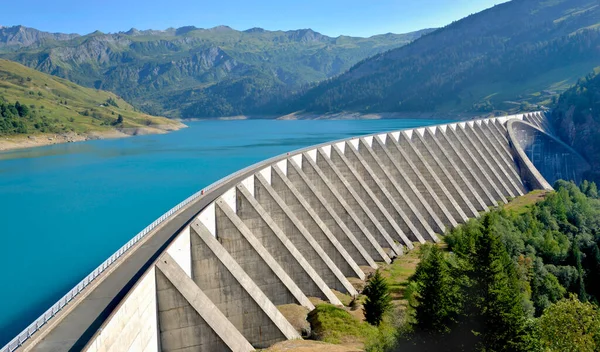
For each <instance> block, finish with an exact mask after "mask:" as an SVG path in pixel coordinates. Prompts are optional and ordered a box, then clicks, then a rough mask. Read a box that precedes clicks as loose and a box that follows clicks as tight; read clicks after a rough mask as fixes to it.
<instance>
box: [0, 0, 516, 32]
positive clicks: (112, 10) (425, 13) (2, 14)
mask: <svg viewBox="0 0 600 352" xmlns="http://www.w3.org/2000/svg"><path fill="white" fill-rule="evenodd" d="M505 1H506V0H302V1H299V0H277V1H274V0H269V1H267V0H219V1H214V0H213V1H206V0H171V1H165V0H161V1H157V0H119V1H116V0H53V1H48V0H30V1H23V0H17V1H12V0H4V1H2V5H1V6H0V25H4V26H11V25H16V24H22V25H24V26H28V27H34V28H37V29H40V30H44V31H51V32H66V33H79V34H86V33H90V32H93V31H94V30H100V31H102V32H118V31H126V30H128V29H129V28H131V27H135V28H138V29H150V28H151V29H165V28H168V27H182V26H187V25H193V26H196V27H200V28H210V27H214V26H217V25H228V26H230V27H233V28H235V29H239V30H244V29H248V28H252V27H262V28H265V29H270V30H275V29H283V30H288V29H299V28H312V29H314V30H316V31H318V32H321V33H323V34H326V35H330V36H337V35H340V34H345V35H353V36H370V35H374V34H381V33H388V32H392V33H405V32H410V31H413V30H417V29H421V28H427V27H440V26H443V25H446V24H448V23H450V22H452V21H454V20H458V19H460V18H462V17H465V16H467V15H469V14H471V13H475V12H479V11H481V10H483V9H486V8H489V7H492V6H493V5H495V4H499V3H502V2H505Z"/></svg>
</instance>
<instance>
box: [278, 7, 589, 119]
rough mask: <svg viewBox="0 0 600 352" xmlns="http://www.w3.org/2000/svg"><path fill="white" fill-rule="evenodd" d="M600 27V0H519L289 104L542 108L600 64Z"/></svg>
mask: <svg viewBox="0 0 600 352" xmlns="http://www.w3.org/2000/svg"><path fill="white" fill-rule="evenodd" d="M599 28H600V5H599V4H598V1H597V0H555V1H545V0H513V1H510V2H507V3H504V4H501V5H497V6H495V7H493V8H491V9H488V10H485V11H482V12H480V13H477V14H474V15H471V16H469V17H466V18H464V19H462V20H460V21H457V22H454V23H452V24H450V25H448V26H446V27H444V28H441V29H439V30H436V31H434V32H433V33H430V34H428V35H425V36H423V37H421V38H420V39H417V40H415V41H414V42H413V43H411V44H409V45H406V46H404V47H401V48H398V49H395V50H391V51H389V52H385V53H382V54H379V55H376V56H374V57H372V58H369V59H367V60H364V61H362V62H360V63H358V64H357V65H355V66H354V67H352V68H351V69H350V70H349V71H348V72H346V73H344V74H342V75H341V76H339V77H336V78H334V79H332V80H329V81H326V82H323V83H322V84H320V85H318V86H317V87H315V88H313V89H311V90H309V91H308V92H306V93H305V94H304V95H302V96H300V97H298V98H296V99H295V100H293V101H291V102H290V103H289V104H288V105H287V106H284V107H283V109H282V110H283V111H286V112H291V111H298V110H307V111H313V112H332V111H361V112H397V111H403V112H423V111H435V112H449V111H450V112H452V111H454V112H465V111H479V112H493V111H498V110H501V111H511V110H527V109H529V108H533V109H535V108H537V107H536V106H535V105H538V104H541V105H548V104H550V103H551V102H552V99H553V97H554V96H555V95H556V93H557V92H558V93H560V92H561V91H562V90H565V89H567V88H568V87H569V86H570V85H571V84H573V83H575V82H576V81H577V79H578V78H579V77H581V76H584V75H585V74H587V73H588V72H590V71H591V70H592V69H593V68H594V67H596V66H599V65H600V31H599ZM530 105H534V106H530Z"/></svg>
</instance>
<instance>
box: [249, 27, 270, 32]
mask: <svg viewBox="0 0 600 352" xmlns="http://www.w3.org/2000/svg"><path fill="white" fill-rule="evenodd" d="M264 32H266V31H265V29H264V28H260V27H252V28H250V29H246V30H245V31H244V33H264Z"/></svg>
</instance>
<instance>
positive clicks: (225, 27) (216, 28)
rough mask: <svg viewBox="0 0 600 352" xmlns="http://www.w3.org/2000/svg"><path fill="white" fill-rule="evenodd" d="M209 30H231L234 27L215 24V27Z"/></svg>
mask: <svg viewBox="0 0 600 352" xmlns="http://www.w3.org/2000/svg"><path fill="white" fill-rule="evenodd" d="M210 30H211V31H215V32H219V31H232V30H234V29H233V28H231V27H229V26H225V25H220V26H215V27H213V28H211V29H210Z"/></svg>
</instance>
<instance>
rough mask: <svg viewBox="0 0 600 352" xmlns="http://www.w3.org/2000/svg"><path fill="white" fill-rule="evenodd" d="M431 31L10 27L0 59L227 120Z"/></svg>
mask: <svg viewBox="0 0 600 352" xmlns="http://www.w3.org/2000/svg"><path fill="white" fill-rule="evenodd" d="M430 31H431V30H423V31H418V32H414V33H408V34H384V35H378V36H373V37H370V38H357V37H347V36H340V37H337V38H332V37H328V36H325V35H322V34H320V33H317V32H314V31H312V30H310V29H302V30H295V31H285V32H284V31H267V30H263V29H261V28H253V29H249V30H246V31H237V30H234V29H231V28H229V27H226V26H219V27H215V28H211V29H200V28H195V27H182V28H178V29H174V28H171V29H167V30H164V31H156V30H147V31H138V30H135V29H132V30H130V31H127V32H120V33H116V34H104V33H101V32H94V33H91V34H88V35H85V36H80V37H66V36H60V35H59V34H51V33H44V32H39V31H36V30H34V29H31V28H26V27H22V26H18V28H16V27H11V28H5V29H2V30H0V57H4V58H6V59H9V60H13V61H17V62H20V63H22V64H24V65H26V66H29V67H32V68H35V69H37V70H39V71H42V72H45V73H49V74H52V75H56V76H60V77H63V78H67V79H69V80H71V81H73V82H75V83H78V84H81V85H84V86H87V87H93V88H97V89H104V90H109V91H112V92H115V93H117V94H119V95H120V96H121V97H123V98H124V99H126V100H127V101H129V102H131V103H132V104H133V105H135V106H136V107H139V108H141V109H143V110H144V111H146V112H148V113H152V114H161V115H167V116H170V117H214V116H231V115H238V114H252V113H257V114H264V113H266V112H269V111H272V110H273V109H271V107H272V106H276V105H278V104H279V102H280V101H282V100H283V99H284V98H286V97H287V96H288V95H290V94H292V93H293V92H294V91H297V90H299V89H302V87H304V86H305V85H307V84H311V83H314V82H317V81H321V80H324V79H327V78H329V77H333V76H335V75H338V74H341V73H342V72H344V71H346V70H347V69H348V68H350V67H351V66H352V65H353V64H355V63H357V62H359V61H360V60H362V59H365V58H367V57H369V56H372V55H375V54H377V53H380V52H383V51H386V50H390V49H393V48H397V47H399V46H402V45H405V44H407V43H409V42H411V41H412V40H414V39H416V38H418V37H420V36H421V35H422V34H425V33H428V32H430ZM36 38H40V39H39V40H36Z"/></svg>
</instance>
